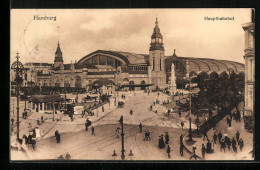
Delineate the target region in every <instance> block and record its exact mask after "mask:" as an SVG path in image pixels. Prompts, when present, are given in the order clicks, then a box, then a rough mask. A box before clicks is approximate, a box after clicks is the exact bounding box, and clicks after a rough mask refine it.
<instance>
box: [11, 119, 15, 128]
mask: <svg viewBox="0 0 260 170" xmlns="http://www.w3.org/2000/svg"><path fill="white" fill-rule="evenodd" d="M11 123H12V126H13V125H14V118H13V117H12V119H11Z"/></svg>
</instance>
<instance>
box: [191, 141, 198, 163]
mask: <svg viewBox="0 0 260 170" xmlns="http://www.w3.org/2000/svg"><path fill="white" fill-rule="evenodd" d="M196 149H197V148H196V146H194V145H193V146H192V154H191V156H190V159H191V158H195V160H197V155H196V153H195V152H196Z"/></svg>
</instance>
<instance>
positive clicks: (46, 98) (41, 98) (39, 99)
mask: <svg viewBox="0 0 260 170" xmlns="http://www.w3.org/2000/svg"><path fill="white" fill-rule="evenodd" d="M62 100H63V99H62V98H61V96H60V95H59V94H55V95H33V96H32V98H31V101H32V102H33V103H47V102H58V101H62Z"/></svg>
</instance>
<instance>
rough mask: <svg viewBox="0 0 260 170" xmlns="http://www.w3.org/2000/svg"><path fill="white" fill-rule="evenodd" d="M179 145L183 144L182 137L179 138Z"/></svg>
mask: <svg viewBox="0 0 260 170" xmlns="http://www.w3.org/2000/svg"><path fill="white" fill-rule="evenodd" d="M180 144H181V145H182V144H183V136H182V135H181V136H180Z"/></svg>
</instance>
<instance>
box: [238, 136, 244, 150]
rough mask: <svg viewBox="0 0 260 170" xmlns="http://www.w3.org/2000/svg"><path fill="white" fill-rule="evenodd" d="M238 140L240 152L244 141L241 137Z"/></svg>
mask: <svg viewBox="0 0 260 170" xmlns="http://www.w3.org/2000/svg"><path fill="white" fill-rule="evenodd" d="M239 141H240V142H239V147H240V151H241V152H242V149H243V147H244V141H243V139H242V138H241V139H240V140H239Z"/></svg>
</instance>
